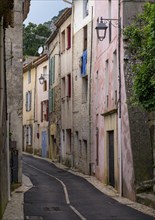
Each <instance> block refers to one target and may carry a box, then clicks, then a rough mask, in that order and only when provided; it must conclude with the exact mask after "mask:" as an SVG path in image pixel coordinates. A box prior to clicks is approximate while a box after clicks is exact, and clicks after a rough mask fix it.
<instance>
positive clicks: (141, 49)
mask: <svg viewBox="0 0 155 220" xmlns="http://www.w3.org/2000/svg"><path fill="white" fill-rule="evenodd" d="M124 34H125V36H127V38H128V42H129V51H130V54H131V59H132V71H133V73H134V80H133V101H134V102H135V103H136V104H138V105H139V106H142V107H143V108H144V109H145V110H147V111H154V110H155V3H146V4H145V5H144V10H143V12H142V13H141V14H139V15H138V16H136V18H135V20H134V22H133V23H132V24H131V25H130V26H128V27H127V28H126V29H125V31H124Z"/></svg>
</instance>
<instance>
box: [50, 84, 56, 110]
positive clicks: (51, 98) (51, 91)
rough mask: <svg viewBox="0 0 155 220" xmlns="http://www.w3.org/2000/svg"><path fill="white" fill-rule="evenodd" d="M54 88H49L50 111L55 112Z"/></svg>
mask: <svg viewBox="0 0 155 220" xmlns="http://www.w3.org/2000/svg"><path fill="white" fill-rule="evenodd" d="M54 106H55V105H54V88H52V89H50V90H49V112H54Z"/></svg>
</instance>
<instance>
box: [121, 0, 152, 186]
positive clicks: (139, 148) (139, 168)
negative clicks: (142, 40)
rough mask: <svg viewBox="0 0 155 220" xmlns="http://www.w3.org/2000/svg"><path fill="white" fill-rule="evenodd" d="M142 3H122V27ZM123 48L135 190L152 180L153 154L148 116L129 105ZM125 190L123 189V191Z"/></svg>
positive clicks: (129, 78) (130, 81) (130, 80)
mask: <svg viewBox="0 0 155 220" xmlns="http://www.w3.org/2000/svg"><path fill="white" fill-rule="evenodd" d="M143 4H144V2H133V1H131V2H124V4H123V12H124V13H123V14H124V20H123V21H124V26H127V25H129V24H130V23H131V22H132V21H133V19H134V16H135V15H136V14H137V12H138V11H139V12H141V11H142V5H143ZM123 46H124V58H125V59H124V66H123V69H124V83H125V90H126V103H127V109H128V117H129V129H130V138H131V150H132V158H133V166H134V176H135V177H134V178H135V188H136V189H138V188H139V185H140V184H142V183H144V181H148V180H152V178H153V154H152V147H151V140H150V133H149V126H148V115H147V113H146V112H145V111H143V110H142V109H140V108H138V107H135V106H133V105H132V103H131V96H132V85H133V72H132V70H131V65H132V57H131V56H130V54H129V53H128V46H127V42H126V41H124V42H123ZM124 190H125V189H124Z"/></svg>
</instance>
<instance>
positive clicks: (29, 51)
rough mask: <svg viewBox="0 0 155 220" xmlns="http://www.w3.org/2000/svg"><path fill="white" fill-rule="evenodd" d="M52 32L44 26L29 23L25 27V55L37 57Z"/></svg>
mask: <svg viewBox="0 0 155 220" xmlns="http://www.w3.org/2000/svg"><path fill="white" fill-rule="evenodd" d="M50 33H51V30H50V29H49V28H47V27H46V26H45V25H43V24H39V25H36V24H33V23H31V22H30V23H29V24H28V25H27V26H26V27H25V25H24V42H23V44H24V55H29V56H36V55H38V54H37V51H38V48H39V47H40V46H41V45H44V44H45V41H46V39H47V38H48V37H49V36H50Z"/></svg>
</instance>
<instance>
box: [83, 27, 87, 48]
mask: <svg viewBox="0 0 155 220" xmlns="http://www.w3.org/2000/svg"><path fill="white" fill-rule="evenodd" d="M83 50H84V51H85V50H87V25H86V26H85V27H84V28H83Z"/></svg>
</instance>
